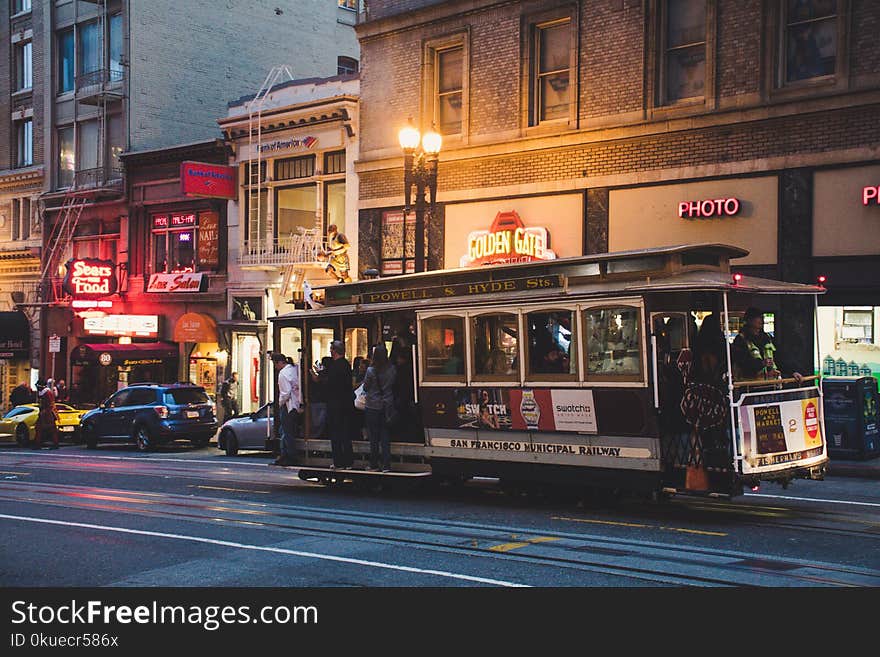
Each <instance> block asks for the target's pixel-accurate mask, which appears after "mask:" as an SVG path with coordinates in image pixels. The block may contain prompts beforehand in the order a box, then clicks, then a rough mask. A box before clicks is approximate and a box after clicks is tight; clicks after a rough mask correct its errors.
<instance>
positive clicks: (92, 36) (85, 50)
mask: <svg viewBox="0 0 880 657" xmlns="http://www.w3.org/2000/svg"><path fill="white" fill-rule="evenodd" d="M103 62H104V35H103V34H102V32H101V24H100V23H98V22H97V21H95V22H92V23H85V24H84V25H82V26H80V28H79V73H80V74H85V73H92V72H94V71H99V70H101V66H102V64H103Z"/></svg>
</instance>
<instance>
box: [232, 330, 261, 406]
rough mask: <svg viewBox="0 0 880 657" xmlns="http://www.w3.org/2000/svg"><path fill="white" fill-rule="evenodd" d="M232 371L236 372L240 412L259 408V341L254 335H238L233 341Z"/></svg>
mask: <svg viewBox="0 0 880 657" xmlns="http://www.w3.org/2000/svg"><path fill="white" fill-rule="evenodd" d="M235 352H236V353H235V358H234V361H233V369H232V372H238V381H239V383H238V395H239V400H238V403H239V408H240V409H241V411H240V412H241V413H253V412H254V411H256V410H257V409H259V408H260V406H261V405H262V404H261V400H260V376H261V373H262V370H261V363H260V341H259V340H258V339H257V337H256V336H255V335H239V336H237V339H236V343H235Z"/></svg>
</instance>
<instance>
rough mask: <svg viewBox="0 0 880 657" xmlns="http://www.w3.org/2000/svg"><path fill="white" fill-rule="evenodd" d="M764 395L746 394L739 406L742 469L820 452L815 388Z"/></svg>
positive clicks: (821, 439) (779, 463) (822, 441)
mask: <svg viewBox="0 0 880 657" xmlns="http://www.w3.org/2000/svg"><path fill="white" fill-rule="evenodd" d="M762 397H763V398H762ZM766 397H767V396H766V395H764V396H762V395H760V394H756V395H754V396H746V397H745V398H744V399H743V402H742V405H741V406H740V408H739V420H740V427H741V431H742V439H743V456H744V460H745V464H744V469H745V470H751V471H756V470H767V469H775V468H774V466H776V467H779V466H785V465H787V464H791V463H794V462H796V461H804V460H807V459H813V458H815V457H820V456H822V455H823V454H824V444H825V437H824V436H823V435H822V423H821V421H820V414H821V413H822V408H821V406H822V402H821V399H820V398H819V391H818V390H817V389H815V388H811V389H805V390H798V391H791V392H790V393H788V394H787V395H786V397H785V398H784V399H781V400H779V399H777V400H773V401H772V403H770V400H768V399H766Z"/></svg>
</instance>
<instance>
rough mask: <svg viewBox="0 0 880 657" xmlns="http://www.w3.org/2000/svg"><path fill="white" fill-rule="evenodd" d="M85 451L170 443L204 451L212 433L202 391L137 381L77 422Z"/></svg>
mask: <svg viewBox="0 0 880 657" xmlns="http://www.w3.org/2000/svg"><path fill="white" fill-rule="evenodd" d="M80 425H81V426H82V436H83V440H84V441H85V443H86V446H87V447H88V448H89V449H94V448H95V447H97V445H98V443H101V442H133V443H135V444H136V445H137V448H138V450H139V451H141V452H145V451H147V450H149V449H150V448H152V447H155V446H157V445H162V444H164V443H168V442H171V441H174V440H189V441H190V442H192V444H193V445H195V446H196V447H204V446H205V445H207V444H208V442H209V441H210V440H211V438H213V437H214V434H215V433H216V432H217V418H216V417H215V415H214V404H213V402H211V400H210V399H209V398H208V395H207V393H206V392H205V389H204V388H202V387H200V386H195V385H191V384H186V383H174V384H156V383H138V384H135V385H131V386H128V387H127V388H123V389H122V390H120V391H119V392H117V393H116V394H114V395H112V396H110V397H109V398H108V399H107V401H105V402H104V403H103V404H101V405H100V406H99V407H98V408H96V409H93V410H91V411H89V412H88V413H86V414H85V415H83V417H82V420H80Z"/></svg>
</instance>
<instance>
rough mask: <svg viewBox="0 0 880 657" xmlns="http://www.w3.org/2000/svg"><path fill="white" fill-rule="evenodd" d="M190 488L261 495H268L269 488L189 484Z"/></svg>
mask: <svg viewBox="0 0 880 657" xmlns="http://www.w3.org/2000/svg"><path fill="white" fill-rule="evenodd" d="M189 488H204V489H206V490H225V491H230V492H233V493H259V494H260V495H268V494H269V491H267V490H252V489H250V488H223V487H222V486H189Z"/></svg>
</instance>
